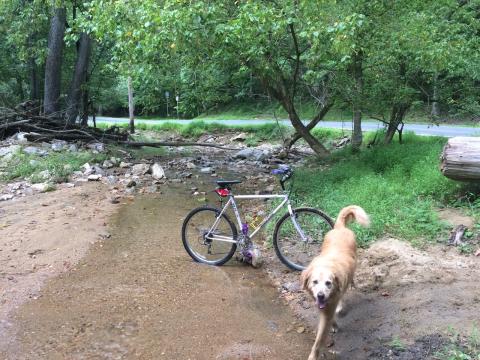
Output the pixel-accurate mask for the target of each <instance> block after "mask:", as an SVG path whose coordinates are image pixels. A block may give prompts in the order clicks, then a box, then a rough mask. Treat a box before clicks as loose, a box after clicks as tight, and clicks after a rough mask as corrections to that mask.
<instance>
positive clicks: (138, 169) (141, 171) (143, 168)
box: [132, 164, 150, 176]
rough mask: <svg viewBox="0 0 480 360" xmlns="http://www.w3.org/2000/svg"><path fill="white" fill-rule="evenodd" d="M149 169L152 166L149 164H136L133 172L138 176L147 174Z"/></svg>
mask: <svg viewBox="0 0 480 360" xmlns="http://www.w3.org/2000/svg"><path fill="white" fill-rule="evenodd" d="M149 170H150V166H149V165H148V164H135V165H133V168H132V174H133V175H137V176H140V175H145V174H146V173H148V172H149Z"/></svg>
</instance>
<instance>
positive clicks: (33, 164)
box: [28, 159, 40, 167]
mask: <svg viewBox="0 0 480 360" xmlns="http://www.w3.org/2000/svg"><path fill="white" fill-rule="evenodd" d="M28 163H29V164H30V166H33V167H36V166H38V164H40V161H38V160H35V159H31V160H30V161H29V162H28Z"/></svg>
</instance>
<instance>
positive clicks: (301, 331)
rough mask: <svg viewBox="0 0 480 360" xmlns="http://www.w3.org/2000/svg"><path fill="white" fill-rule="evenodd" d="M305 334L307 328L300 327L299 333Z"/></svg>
mask: <svg viewBox="0 0 480 360" xmlns="http://www.w3.org/2000/svg"><path fill="white" fill-rule="evenodd" d="M304 332H305V328H304V327H303V326H299V327H298V328H297V333H299V334H303V333H304Z"/></svg>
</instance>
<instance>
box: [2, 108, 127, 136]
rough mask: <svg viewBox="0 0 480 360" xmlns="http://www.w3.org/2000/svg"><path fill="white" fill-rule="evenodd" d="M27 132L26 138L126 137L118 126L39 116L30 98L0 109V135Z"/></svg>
mask: <svg viewBox="0 0 480 360" xmlns="http://www.w3.org/2000/svg"><path fill="white" fill-rule="evenodd" d="M19 132H23V133H26V134H25V137H26V138H27V140H29V141H51V140H53V139H56V140H70V141H76V140H83V141H98V142H120V141H126V140H127V139H128V134H127V133H126V132H125V131H121V130H120V129H119V128H118V127H113V128H110V129H107V130H100V129H96V128H91V127H82V126H79V125H76V124H67V122H66V121H65V120H63V119H62V118H55V117H51V116H41V115H39V114H38V108H37V107H35V104H34V103H33V102H25V103H23V104H20V105H18V106H17V107H16V108H15V109H6V108H1V109H0V139H3V138H6V137H8V136H12V135H14V134H16V133H19Z"/></svg>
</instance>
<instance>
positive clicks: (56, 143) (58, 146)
mask: <svg viewBox="0 0 480 360" xmlns="http://www.w3.org/2000/svg"><path fill="white" fill-rule="evenodd" d="M67 145H68V143H67V142H66V141H65V140H53V141H52V144H51V148H52V150H53V151H62V150H64V149H65V148H66V147H67Z"/></svg>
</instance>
